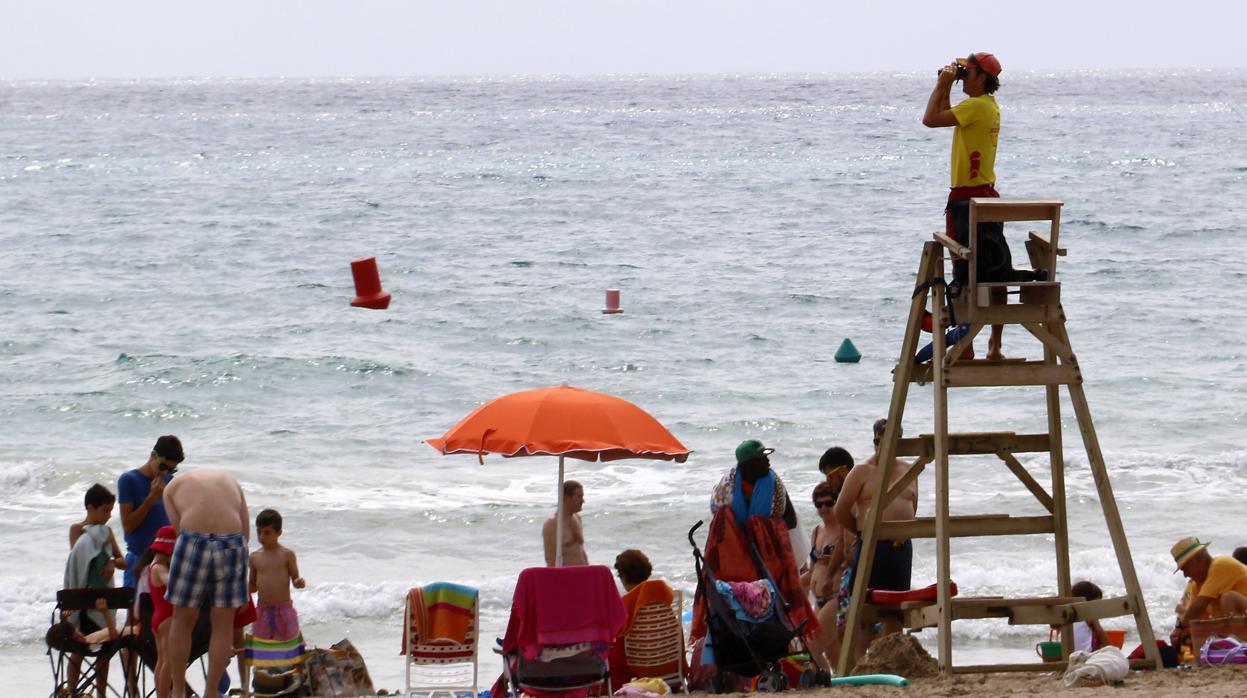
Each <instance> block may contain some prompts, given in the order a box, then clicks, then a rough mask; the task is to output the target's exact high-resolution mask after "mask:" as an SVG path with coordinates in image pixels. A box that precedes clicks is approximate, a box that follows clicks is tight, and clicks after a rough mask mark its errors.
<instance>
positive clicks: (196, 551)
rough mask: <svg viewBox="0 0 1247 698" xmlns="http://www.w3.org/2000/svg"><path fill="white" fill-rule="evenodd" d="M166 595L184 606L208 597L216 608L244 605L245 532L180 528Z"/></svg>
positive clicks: (173, 601)
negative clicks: (219, 531)
mask: <svg viewBox="0 0 1247 698" xmlns="http://www.w3.org/2000/svg"><path fill="white" fill-rule="evenodd" d="M165 598H166V599H167V600H168V601H169V603H171V604H173V605H174V606H181V607H182V608H199V607H200V606H202V605H203V603H204V600H205V599H207V601H208V602H209V603H210V604H211V605H212V606H213V607H215V608H237V607H239V606H245V605H246V604H247V542H246V541H244V540H243V538H242V534H241V533H234V534H231V535H226V536H222V535H216V534H213V533H197V532H195V531H188V530H186V529H182V530H181V531H179V532H178V542H177V545H176V546H174V548H173V560H172V561H171V562H170V563H169V587H168V589H167V590H166V591H165Z"/></svg>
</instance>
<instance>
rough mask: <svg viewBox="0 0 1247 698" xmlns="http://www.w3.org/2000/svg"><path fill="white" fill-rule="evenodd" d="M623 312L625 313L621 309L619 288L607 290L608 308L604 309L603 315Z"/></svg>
mask: <svg viewBox="0 0 1247 698" xmlns="http://www.w3.org/2000/svg"><path fill="white" fill-rule="evenodd" d="M622 312H623V308H620V307H619V289H617V288H608V289H606V307H605V308H602V314H603V315H615V314H617V313H622Z"/></svg>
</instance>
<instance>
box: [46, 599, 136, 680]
mask: <svg viewBox="0 0 1247 698" xmlns="http://www.w3.org/2000/svg"><path fill="white" fill-rule="evenodd" d="M101 599H102V600H103V601H104V603H105V605H106V606H107V607H108V609H109V611H110V612H111V611H116V610H119V609H123V608H128V607H129V606H130V604H132V603H134V590H133V589H130V588H128V587H120V588H111V587H110V588H105V589H62V590H60V591H58V592H56V607H55V608H54V609H53V610H52V619H51V627H50V628H49V629H48V632H47V636H46V638H45V639H46V642H47V645H48V661H49V662H50V663H51V665H52V694H51V695H52V696H64V695H68V696H77V695H79V694H84V695H95V685H96V680H97V676H98V675H99V674H100V671H101V670H102V669H104V667H106V666H107V665H108V663H109V662H111V661H112V658H113V655H115V654H117V652H119V651H121V650H122V649H124V648H127V647H132V646H133V645H134V637H133V631H134V629H133V628H132V627H129V628H126V629H124V630H123V629H122V628H118V629H117V630H118V636H117V637H116V638H115V639H111V640H105V641H103V642H99V643H95V644H88V643H86V642H83V641H82V640H80V639H79V637H80V635H79V634H78V633H77V632H76V631H77V629H78V628H77V625H76V622H75V621H76V619H77V614H78V613H80V612H87V611H96V601H98V600H101ZM70 614H72V615H70ZM67 616H68V618H67ZM73 657H81V658H82V660H81V662H82V663H81V669H80V671H79V674H78V679H77V681H75V682H74V684H73V685H72V686H71V685H68V684H69V672H70V662H71V661H72V658H73ZM125 676H126V672H125V671H118V672H109V677H110V681H111V679H113V678H116V677H120V678H121V684H122V686H123V688H122V689H121V690H118V689H117V688H115V687H113V685H112V684H111V682H110V683H109V684H108V692H109V693H111V694H112V695H114V696H129V695H130V694H129V691H128V687H127V686H126V681H125Z"/></svg>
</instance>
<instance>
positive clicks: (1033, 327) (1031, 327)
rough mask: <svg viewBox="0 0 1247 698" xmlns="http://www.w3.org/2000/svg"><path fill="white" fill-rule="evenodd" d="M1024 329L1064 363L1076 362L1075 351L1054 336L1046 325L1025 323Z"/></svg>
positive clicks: (1023, 324)
mask: <svg viewBox="0 0 1247 698" xmlns="http://www.w3.org/2000/svg"><path fill="white" fill-rule="evenodd" d="M1022 327H1025V328H1026V331H1027V332H1030V333H1031V334H1032V335H1034V337H1035V339H1038V340H1039V341H1040V342H1042V343H1043V345H1044V347H1045V348H1047V349H1051V350H1052V351H1053V352H1055V353H1056V355H1057V356H1059V357H1061V360H1062V361H1064V362H1066V363H1073V362H1074V361H1075V358H1074V350H1073V349H1071V348H1070V346H1069V345H1068V344H1066V343H1065V342H1063V341H1061V339H1060V338H1058V337H1057V336H1056V335H1054V334H1052V332H1051V331H1049V329H1048V327H1047V326H1046V325H1044V324H1042V323H1038V322H1024V323H1022ZM1045 363H1046V361H1045ZM1052 365H1056V362H1053V363H1052Z"/></svg>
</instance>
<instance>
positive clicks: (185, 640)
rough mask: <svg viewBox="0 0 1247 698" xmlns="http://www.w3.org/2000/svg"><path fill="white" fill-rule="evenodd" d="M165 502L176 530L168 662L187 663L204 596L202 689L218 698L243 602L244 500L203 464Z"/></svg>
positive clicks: (179, 694)
mask: <svg viewBox="0 0 1247 698" xmlns="http://www.w3.org/2000/svg"><path fill="white" fill-rule="evenodd" d="M164 506H165V512H166V513H167V514H168V515H169V521H170V523H172V524H173V526H174V527H175V528H177V529H178V542H177V546H176V547H175V548H174V550H173V560H172V562H171V563H170V565H169V586H168V589H167V590H166V592H165V598H166V599H168V601H169V603H171V604H172V605H173V617H172V619H170V622H171V623H172V624H173V626H172V627H171V628H170V633H169V662H170V666H174V667H184V666H186V662H187V658H188V657H189V655H190V643H191V631H192V630H193V629H194V628H195V621H197V620H198V619H199V608H200V606H201V605H202V604H203V602H204V600H205V598H206V599H207V600H208V601H209V603H210V605H211V607H212V618H211V620H212V640H211V641H210V642H209V645H208V674H207V676H206V677H205V683H204V686H205V687H206V689H205V693H208V692H211V693H208V695H215V696H218V697H219V696H220V694H219V693H217V692H216V687H217V686H218V685H220V683H221V675H222V674H223V673H225V667H226V665H227V664H228V663H229V658H230V656H231V655H232V654H233V650H232V648H231V646H230V645H231V641H232V639H233V634H234V613H235V611H236V610H237V609H238V608H239V607H240V606H244V605H246V603H247V539H248V538H249V536H250V534H251V530H250V522H248V520H247V498H246V497H245V496H244V495H243V492H242V488H241V487H240V486H239V485H238V481H237V480H235V479H234V478H233V477H232V476H230V474H229V473H226V472H224V471H221V470H214V469H210V468H203V469H199V470H194V471H192V472H189V473H186V474H184V475H182V476H180V477H178V478H177V479H176V480H174V481H173V482H170V483H169V485H168V486H167V487H166V488H165V491H164ZM185 695H186V674H185V672H183V671H174V672H173V697H174V698H185Z"/></svg>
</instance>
